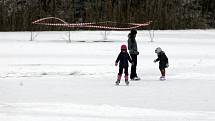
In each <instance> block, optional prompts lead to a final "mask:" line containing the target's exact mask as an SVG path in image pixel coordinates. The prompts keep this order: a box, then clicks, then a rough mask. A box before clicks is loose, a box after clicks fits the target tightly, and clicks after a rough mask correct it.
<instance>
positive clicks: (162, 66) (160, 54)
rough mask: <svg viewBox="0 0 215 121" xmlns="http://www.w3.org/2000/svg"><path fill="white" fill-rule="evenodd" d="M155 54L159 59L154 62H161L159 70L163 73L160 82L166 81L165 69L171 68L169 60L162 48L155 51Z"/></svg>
mask: <svg viewBox="0 0 215 121" xmlns="http://www.w3.org/2000/svg"><path fill="white" fill-rule="evenodd" d="M155 53H157V55H158V58H157V59H155V60H154V62H155V63H156V62H158V61H159V69H160V72H161V77H160V80H166V78H165V73H166V71H165V68H167V67H169V62H168V58H167V56H166V54H165V52H164V51H162V49H161V48H160V47H157V48H156V49H155Z"/></svg>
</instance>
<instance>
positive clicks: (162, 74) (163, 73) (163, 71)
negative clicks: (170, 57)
mask: <svg viewBox="0 0 215 121" xmlns="http://www.w3.org/2000/svg"><path fill="white" fill-rule="evenodd" d="M160 72H161V76H163V77H165V68H160Z"/></svg>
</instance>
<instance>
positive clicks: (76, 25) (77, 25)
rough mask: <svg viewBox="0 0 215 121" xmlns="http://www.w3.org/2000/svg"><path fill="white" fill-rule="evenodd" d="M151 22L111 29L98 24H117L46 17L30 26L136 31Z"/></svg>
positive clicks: (111, 27)
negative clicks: (70, 21) (79, 21)
mask: <svg viewBox="0 0 215 121" xmlns="http://www.w3.org/2000/svg"><path fill="white" fill-rule="evenodd" d="M51 19H54V20H57V21H60V22H58V23H51V22H50V23H49V22H46V21H48V20H51ZM151 22H152V21H148V22H146V23H143V24H141V23H127V24H128V25H130V26H131V27H113V26H101V25H99V24H107V23H114V24H117V22H111V21H109V22H98V23H67V22H65V21H64V20H62V19H60V18H56V17H47V18H42V19H38V20H36V21H33V22H32V24H37V25H45V26H63V27H71V28H95V29H107V30H130V29H137V28H140V27H143V26H148V25H150V23H151Z"/></svg>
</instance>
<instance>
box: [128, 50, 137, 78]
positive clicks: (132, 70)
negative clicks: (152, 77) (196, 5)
mask: <svg viewBox="0 0 215 121" xmlns="http://www.w3.org/2000/svg"><path fill="white" fill-rule="evenodd" d="M131 59H132V61H133V65H131V74H130V79H133V78H134V77H137V73H136V67H137V55H135V54H131Z"/></svg>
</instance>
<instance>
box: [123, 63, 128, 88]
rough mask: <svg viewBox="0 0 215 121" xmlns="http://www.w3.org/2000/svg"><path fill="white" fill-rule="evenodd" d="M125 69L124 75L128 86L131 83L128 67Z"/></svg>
mask: <svg viewBox="0 0 215 121" xmlns="http://www.w3.org/2000/svg"><path fill="white" fill-rule="evenodd" d="M124 69H125V71H124V73H125V83H126V84H127V85H128V84H129V81H128V67H125V68H124Z"/></svg>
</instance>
